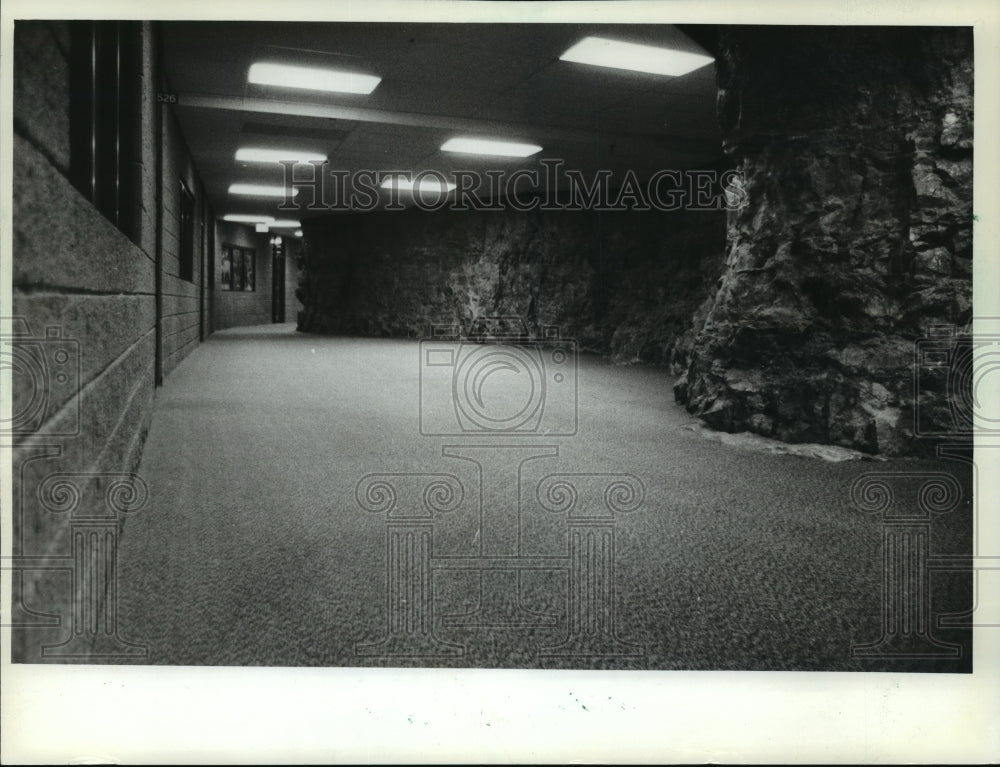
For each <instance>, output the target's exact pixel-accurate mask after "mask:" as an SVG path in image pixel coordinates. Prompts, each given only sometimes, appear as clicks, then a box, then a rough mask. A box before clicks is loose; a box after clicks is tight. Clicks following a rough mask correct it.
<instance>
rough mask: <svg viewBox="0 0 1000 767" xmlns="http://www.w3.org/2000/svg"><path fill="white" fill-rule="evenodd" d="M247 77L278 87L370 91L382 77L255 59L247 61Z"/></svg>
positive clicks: (260, 83) (348, 91) (332, 90)
mask: <svg viewBox="0 0 1000 767" xmlns="http://www.w3.org/2000/svg"><path fill="white" fill-rule="evenodd" d="M247 80H248V81H249V82H251V83H254V84H255V85H276V86H278V87H279V88H301V89H303V90H310V91H326V92H328V93H361V94H369V93H371V92H372V91H373V90H375V86H376V85H378V84H379V83H380V82H382V78H381V77H376V76H375V75H362V74H358V73H357V72H344V71H342V70H339V69H318V68H315V67H297V66H293V65H291V64H275V63H273V62H267V61H258V62H257V63H256V64H251V65H250V72H249V73H248V75H247Z"/></svg>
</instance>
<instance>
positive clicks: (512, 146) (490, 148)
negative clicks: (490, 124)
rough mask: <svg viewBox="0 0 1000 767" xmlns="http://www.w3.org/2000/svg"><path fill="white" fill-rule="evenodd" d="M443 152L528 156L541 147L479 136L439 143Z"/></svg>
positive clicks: (539, 150) (492, 155) (540, 149)
mask: <svg viewBox="0 0 1000 767" xmlns="http://www.w3.org/2000/svg"><path fill="white" fill-rule="evenodd" d="M441 151H443V152H460V153H461V154H484V155H490V156H491V157H529V156H530V155H533V154H535V153H536V152H541V151H542V148H541V147H540V146H536V145H535V144H519V143H517V142H515V141H493V140H489V139H480V138H453V139H449V140H448V141H445V142H444V143H443V144H442V145H441Z"/></svg>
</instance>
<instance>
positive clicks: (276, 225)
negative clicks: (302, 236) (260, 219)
mask: <svg viewBox="0 0 1000 767" xmlns="http://www.w3.org/2000/svg"><path fill="white" fill-rule="evenodd" d="M268 226H270V227H271V228H272V229H298V228H299V227H301V226H302V222H301V221H293V220H292V219H290V218H288V219H281V218H279V219H278V220H277V221H271V222H270V223H269V224H268Z"/></svg>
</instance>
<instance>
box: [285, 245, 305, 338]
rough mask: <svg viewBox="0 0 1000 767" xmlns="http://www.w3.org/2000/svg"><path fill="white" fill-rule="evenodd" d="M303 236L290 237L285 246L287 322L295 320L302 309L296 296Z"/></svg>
mask: <svg viewBox="0 0 1000 767" xmlns="http://www.w3.org/2000/svg"><path fill="white" fill-rule="evenodd" d="M302 248H303V242H302V239H301V238H298V237H296V238H289V242H288V245H287V247H286V248H285V322H295V321H296V318H297V317H298V316H299V312H301V311H302V303H301V302H300V301H299V299H298V296H296V295H295V294H296V291H297V290H298V287H299V257H300V254H301V253H302Z"/></svg>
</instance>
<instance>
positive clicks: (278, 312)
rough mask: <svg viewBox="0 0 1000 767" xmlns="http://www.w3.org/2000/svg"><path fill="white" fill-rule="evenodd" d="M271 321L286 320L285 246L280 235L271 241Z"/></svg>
mask: <svg viewBox="0 0 1000 767" xmlns="http://www.w3.org/2000/svg"><path fill="white" fill-rule="evenodd" d="M271 255H272V264H271V322H284V321H285V246H284V244H283V243H282V241H281V238H280V237H275V238H274V241H273V242H272V243H271Z"/></svg>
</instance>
